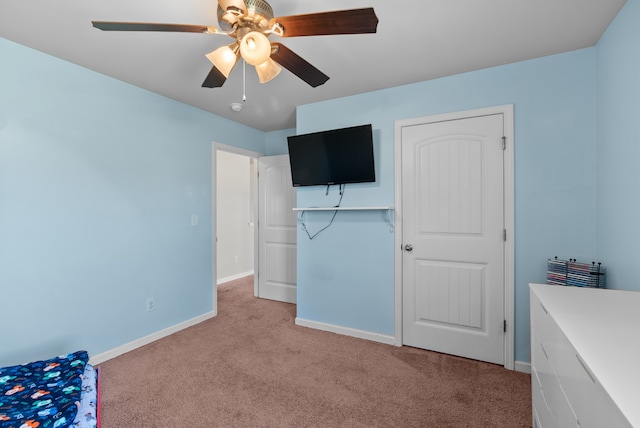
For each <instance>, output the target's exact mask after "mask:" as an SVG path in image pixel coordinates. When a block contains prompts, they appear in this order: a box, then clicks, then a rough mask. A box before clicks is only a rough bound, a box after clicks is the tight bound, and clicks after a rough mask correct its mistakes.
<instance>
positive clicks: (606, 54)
mask: <svg viewBox="0 0 640 428" xmlns="http://www.w3.org/2000/svg"><path fill="white" fill-rule="evenodd" d="M639 23H640V1H638V0H629V1H628V2H627V4H626V5H625V6H624V8H623V9H622V11H621V12H620V13H619V14H618V17H617V18H616V19H615V20H614V22H613V23H612V24H611V25H610V26H609V28H608V29H607V31H606V33H605V34H604V35H603V37H602V38H601V39H600V42H599V43H598V46H597V61H598V149H597V155H598V157H597V159H598V163H597V165H598V173H597V177H598V210H597V243H598V247H597V248H598V258H600V259H602V260H603V261H605V262H606V266H607V269H608V270H607V286H608V287H610V288H619V289H628V290H637V291H640V272H639V271H638V268H637V266H638V262H639V261H640V197H639V196H638V195H639V194H640V193H639V191H638V186H640V168H638V161H639V160H640V127H639V126H638V125H639V121H640V55H639V54H638V53H639V50H638V46H640V25H639Z"/></svg>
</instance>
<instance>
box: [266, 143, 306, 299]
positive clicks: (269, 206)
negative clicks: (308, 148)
mask: <svg viewBox="0 0 640 428" xmlns="http://www.w3.org/2000/svg"><path fill="white" fill-rule="evenodd" d="M258 177H259V178H258V183H259V184H258V187H259V191H258V199H259V202H258V205H259V210H258V211H259V219H258V223H259V236H258V247H259V250H258V259H259V262H258V264H259V269H258V296H259V297H262V298H265V299H271V300H278V301H282V302H289V303H296V296H297V288H296V260H297V259H296V247H297V243H296V239H297V238H296V228H297V223H296V215H295V212H294V211H293V208H295V206H296V190H295V188H294V187H293V185H292V182H291V167H290V165H289V156H287V155H282V156H265V157H261V158H259V159H258Z"/></svg>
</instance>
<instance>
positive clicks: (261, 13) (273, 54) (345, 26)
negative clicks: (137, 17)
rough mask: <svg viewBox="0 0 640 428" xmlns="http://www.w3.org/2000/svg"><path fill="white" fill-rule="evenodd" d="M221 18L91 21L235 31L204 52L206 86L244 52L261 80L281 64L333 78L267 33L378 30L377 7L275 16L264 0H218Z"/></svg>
mask: <svg viewBox="0 0 640 428" xmlns="http://www.w3.org/2000/svg"><path fill="white" fill-rule="evenodd" d="M218 23H219V25H220V28H216V27H211V26H207V25H183V24H162V23H145V22H110V21H92V24H93V26H94V27H96V28H99V29H100V30H105V31H168V32H187V33H204V34H222V35H227V36H230V37H232V38H233V39H235V41H234V42H233V43H231V44H229V45H226V46H222V47H220V48H218V49H216V50H214V51H213V52H211V53H209V54H207V55H206V57H207V58H208V59H209V61H211V63H212V64H213V68H212V69H211V71H210V72H209V74H208V76H207V77H206V79H205V80H204V82H203V83H202V86H203V87H206V88H217V87H221V86H222V85H223V84H224V82H225V81H226V80H227V78H228V77H229V73H231V70H232V69H233V67H234V66H235V65H236V63H237V62H238V60H239V59H240V58H242V59H243V60H244V61H245V62H246V63H248V64H251V65H253V66H255V69H256V72H257V74H258V79H259V80H260V83H265V82H268V81H270V80H271V79H273V78H274V77H276V76H277V75H278V74H279V73H280V71H281V70H282V68H281V67H280V66H282V67H285V68H286V69H287V70H289V71H290V72H292V73H293V74H295V75H296V76H298V77H299V78H300V79H302V80H304V81H305V82H306V83H308V84H309V85H310V86H312V87H314V88H315V87H317V86H320V85H322V84H324V83H325V82H326V81H327V80H329V76H327V75H326V74H324V73H323V72H321V71H320V70H318V69H317V68H316V67H314V66H313V65H311V64H310V63H309V62H307V61H306V60H305V59H303V58H302V57H300V56H298V55H297V54H296V53H295V52H293V51H292V50H291V49H289V48H287V47H286V46H284V45H283V44H281V43H278V42H270V41H269V36H270V35H271V34H275V35H276V36H279V37H298V36H322V35H334V34H364V33H375V32H376V30H377V26H378V18H377V17H376V15H375V12H374V10H373V8H364V9H351V10H338V11H331V12H321V13H310V14H305V15H290V16H281V17H274V16H273V9H272V8H271V6H270V5H269V3H267V2H266V1H264V0H218Z"/></svg>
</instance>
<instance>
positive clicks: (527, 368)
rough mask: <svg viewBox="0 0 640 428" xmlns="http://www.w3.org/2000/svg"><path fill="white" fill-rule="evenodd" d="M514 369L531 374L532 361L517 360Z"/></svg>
mask: <svg viewBox="0 0 640 428" xmlns="http://www.w3.org/2000/svg"><path fill="white" fill-rule="evenodd" d="M513 369H514V370H515V371H517V372H522V373H528V374H531V363H526V362H524V361H516V362H515V366H514V368H513Z"/></svg>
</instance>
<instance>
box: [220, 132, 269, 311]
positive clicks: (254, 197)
mask: <svg viewBox="0 0 640 428" xmlns="http://www.w3.org/2000/svg"><path fill="white" fill-rule="evenodd" d="M218 150H221V151H224V152H229V153H235V154H237V155H242V156H247V157H249V158H251V159H253V160H254V166H253V168H252V174H251V181H252V184H251V188H252V189H253V192H252V195H251V196H250V197H251V199H252V201H251V203H252V204H253V207H254V210H253V224H254V225H255V227H254V228H253V277H254V281H253V294H254V296H257V295H258V281H257V277H258V274H259V272H258V270H259V264H258V262H259V260H258V236H259V233H260V225H259V224H258V187H257V186H258V158H259V157H262V156H264V155H263V154H262V153H259V152H254V151H251V150H246V149H241V148H239V147H235V146H229V145H227V144H221V143H216V142H215V141H214V142H213V143H212V145H211V195H212V197H211V233H212V236H211V239H212V243H213V245H212V250H213V251H212V252H211V257H212V261H211V269H212V276H213V284H212V286H213V313H214V316H215V315H218V278H217V276H218V275H217V272H218V266H217V265H218V263H217V255H218V240H217V232H218V231H217V224H218V206H217V193H216V192H217V184H218V183H217V172H218V170H217V168H218V156H217V152H218Z"/></svg>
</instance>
